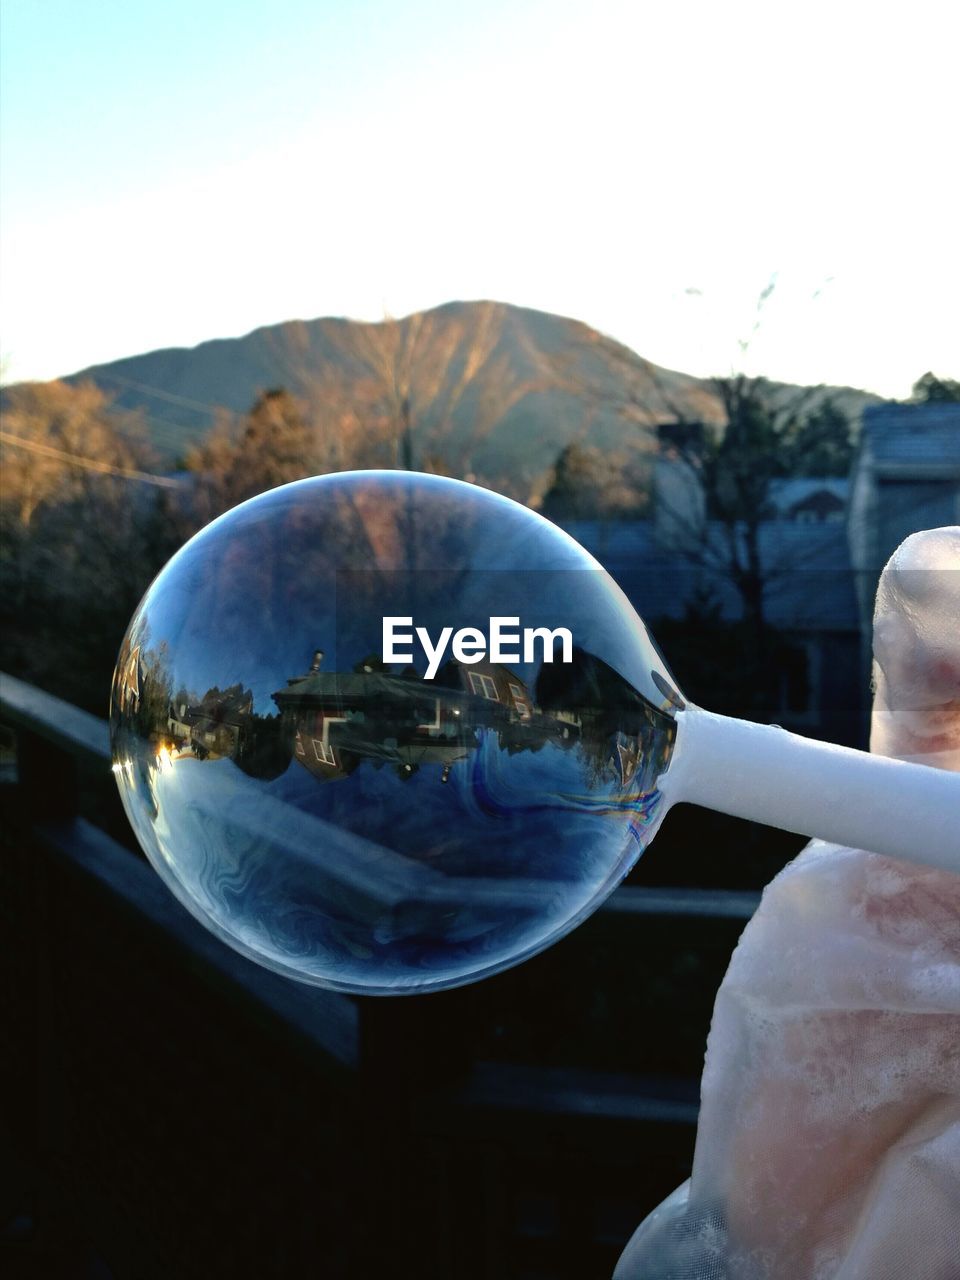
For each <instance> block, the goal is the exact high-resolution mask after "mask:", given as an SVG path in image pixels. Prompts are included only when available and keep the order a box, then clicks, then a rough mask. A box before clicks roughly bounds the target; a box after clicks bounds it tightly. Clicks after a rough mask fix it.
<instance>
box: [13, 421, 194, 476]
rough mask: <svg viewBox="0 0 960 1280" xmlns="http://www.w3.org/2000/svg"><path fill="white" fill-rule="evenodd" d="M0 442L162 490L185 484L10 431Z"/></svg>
mask: <svg viewBox="0 0 960 1280" xmlns="http://www.w3.org/2000/svg"><path fill="white" fill-rule="evenodd" d="M0 440H2V441H3V442H4V444H12V445H14V446H16V447H17V448H18V449H28V450H29V451H30V452H31V453H39V454H40V455H41V456H43V457H46V458H57V459H59V460H60V461H63V462H70V463H72V464H73V465H74V466H76V467H85V468H86V469H87V470H88V471H98V472H100V473H101V474H102V475H109V476H119V477H120V478H121V479H122V480H138V481H140V483H141V484H153V485H156V486H157V487H158V488H161V489H180V488H182V487H183V484H184V481H182V480H174V479H173V478H172V477H171V476H154V475H151V474H150V473H149V472H148V471H136V470H134V469H133V468H132V467H115V466H113V465H112V464H111V463H109V462H98V461H97V460H96V459H94V458H84V457H81V455H80V454H76V453H67V452H65V451H64V450H63V449H55V448H54V446H53V445H50V444H41V443H40V442H39V441H38V440H25V439H24V438H23V436H15V435H12V434H11V433H10V432H9V431H0Z"/></svg>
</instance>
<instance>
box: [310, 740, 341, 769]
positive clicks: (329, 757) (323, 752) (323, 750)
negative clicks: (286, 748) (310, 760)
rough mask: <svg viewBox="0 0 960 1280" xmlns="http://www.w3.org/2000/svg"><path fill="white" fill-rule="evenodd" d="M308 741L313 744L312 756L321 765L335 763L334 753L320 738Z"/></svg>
mask: <svg viewBox="0 0 960 1280" xmlns="http://www.w3.org/2000/svg"><path fill="white" fill-rule="evenodd" d="M310 741H311V742H312V743H313V754H314V755H315V756H316V757H317V759H318V760H319V761H320V763H321V764H336V763H337V757H336V753H335V752H334V749H333V747H331V745H330V743H329V742H324V741H323V740H322V739H321V738H311V739H310Z"/></svg>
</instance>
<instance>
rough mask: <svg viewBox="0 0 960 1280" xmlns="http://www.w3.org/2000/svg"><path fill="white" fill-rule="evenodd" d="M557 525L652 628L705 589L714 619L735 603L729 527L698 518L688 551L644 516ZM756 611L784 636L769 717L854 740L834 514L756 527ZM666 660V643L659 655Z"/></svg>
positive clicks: (857, 727) (855, 710)
mask: <svg viewBox="0 0 960 1280" xmlns="http://www.w3.org/2000/svg"><path fill="white" fill-rule="evenodd" d="M563 528H564V529H565V530H566V531H567V533H569V534H570V535H571V536H572V537H573V538H575V539H576V540H577V541H578V542H579V543H580V544H581V545H582V546H584V547H585V548H586V549H587V551H589V552H590V553H591V554H592V555H593V556H594V557H595V558H596V559H597V560H599V561H600V563H601V564H602V565H603V566H604V568H605V569H606V570H607V571H608V572H609V573H610V575H611V576H612V577H613V578H614V579H615V580H616V581H617V582H618V583H619V585H620V586H621V588H622V589H623V591H624V592H625V593H626V595H627V597H628V599H629V600H630V602H631V604H632V605H633V606H634V608H635V609H636V610H637V612H638V613H639V615H640V616H641V618H643V619H644V621H645V622H647V623H649V624H650V625H651V627H652V630H653V634H654V635H656V632H657V623H658V621H660V620H662V619H665V618H667V619H671V620H681V619H683V618H684V616H685V615H686V614H687V612H688V609H689V607H690V606H691V605H692V604H694V603H695V602H698V601H703V600H705V599H708V600H709V601H710V603H711V606H712V607H713V608H714V609H715V610H716V612H717V616H718V617H719V619H720V620H722V621H725V622H734V621H736V620H738V619H739V618H740V617H742V614H743V606H742V602H741V599H740V596H739V593H738V592H737V590H736V588H735V586H734V584H733V582H732V581H731V579H730V577H729V576H728V574H727V573H726V572H725V567H726V566H727V565H728V564H729V554H730V553H729V545H728V538H729V531H728V530H727V528H726V527H725V526H724V525H722V524H721V523H720V522H717V521H708V522H706V524H705V527H704V531H703V535H702V543H701V544H700V545H699V546H698V550H697V552H696V553H695V554H694V553H691V552H689V551H687V550H686V549H683V548H676V547H674V548H671V547H667V546H664V543H663V539H662V530H659V529H658V528H657V526H656V523H655V521H652V520H629V521H602V520H573V521H565V522H563ZM758 543H759V554H760V561H761V565H762V569H763V577H764V600H763V606H764V617H765V619H766V620H767V622H769V623H770V625H771V626H772V627H774V628H776V630H777V631H779V632H780V633H781V634H782V635H783V636H785V637H786V638H787V639H789V640H790V641H791V642H792V648H793V659H792V661H791V664H790V668H789V670H788V669H786V668H785V669H784V672H783V679H782V683H781V688H780V689H779V692H778V693H777V694H776V696H775V697H774V699H773V701H772V702H771V705H770V707H769V717H770V719H771V720H775V721H777V722H778V723H780V724H783V725H784V726H785V727H787V728H791V729H796V730H798V731H801V732H812V731H816V732H817V733H820V734H822V735H823V736H824V737H825V738H827V739H828V740H830V741H833V742H840V743H848V744H851V745H852V744H855V743H857V742H860V741H862V697H861V692H860V691H861V687H863V688H865V687H866V686H865V685H863V686H862V684H861V668H860V638H859V615H858V610H857V599H856V594H855V591H854V582H853V574H852V572H851V567H850V557H849V551H848V547H847V537H846V530H845V528H844V526H843V524H840V523H837V522H834V521H817V522H813V523H808V522H804V521H797V520H766V521H763V522H761V524H760V526H759V530H758ZM666 656H667V660H668V661H669V658H670V655H669V653H668V654H667V655H666Z"/></svg>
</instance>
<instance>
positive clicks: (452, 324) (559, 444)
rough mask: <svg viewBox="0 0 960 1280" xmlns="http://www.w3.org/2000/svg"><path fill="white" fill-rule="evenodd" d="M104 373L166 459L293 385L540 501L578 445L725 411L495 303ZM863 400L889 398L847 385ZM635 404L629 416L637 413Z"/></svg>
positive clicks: (683, 382) (162, 358) (597, 340)
mask: <svg viewBox="0 0 960 1280" xmlns="http://www.w3.org/2000/svg"><path fill="white" fill-rule="evenodd" d="M83 380H92V381H93V382H95V383H97V384H98V385H99V386H100V387H101V388H102V389H103V390H104V391H107V392H109V393H111V394H112V395H113V396H115V403H116V404H117V406H118V407H119V408H123V409H129V410H138V411H139V412H140V413H141V414H142V415H143V417H144V419H145V421H146V423H147V426H148V429H149V434H150V437H151V440H152V443H153V445H154V447H155V448H156V450H157V452H158V454H159V455H160V457H161V459H162V462H163V464H164V465H171V464H173V463H175V461H176V460H177V459H178V458H180V457H182V455H183V454H184V453H185V451H186V450H187V449H188V448H189V447H190V446H191V445H192V444H195V443H196V442H197V441H199V440H200V439H202V438H203V437H204V436H205V435H206V434H207V433H208V432H209V431H210V429H211V427H212V426H213V424H214V421H215V419H216V417H217V414H218V411H221V410H224V409H225V410H229V411H231V412H234V413H243V412H245V411H246V410H247V409H249V408H250V406H251V405H252V403H253V401H254V399H255V398H256V396H257V395H258V393H260V392H261V391H264V390H267V389H270V388H276V387H283V388H285V389H286V390H287V391H290V392H292V393H293V394H294V395H296V396H298V397H299V398H300V399H301V400H302V401H304V402H305V404H306V406H307V409H308V412H309V413H311V414H312V415H313V416H314V417H315V418H316V419H317V420H318V422H323V423H324V424H325V426H326V429H328V430H330V431H333V432H336V431H338V430H339V429H341V426H342V424H343V423H344V422H345V421H346V418H347V417H350V416H352V417H353V418H354V419H359V420H360V422H361V426H362V428H363V429H366V426H365V424H366V423H367V421H368V420H369V421H370V422H373V421H378V422H380V423H381V424H382V423H383V422H384V421H387V423H388V429H390V428H389V424H390V423H391V422H395V423H396V424H397V425H396V427H395V428H394V430H395V434H397V435H398V436H399V434H400V431H401V429H402V428H401V424H403V423H409V429H410V436H411V439H412V444H413V462H414V465H423V462H424V460H425V459H427V458H429V457H430V456H431V455H432V456H435V457H440V458H442V459H443V460H444V462H445V463H446V465H447V466H448V467H449V468H450V469H451V470H452V471H453V472H454V473H455V474H460V475H471V474H472V475H475V476H476V477H478V478H480V479H482V480H484V481H486V482H487V483H490V484H493V485H495V486H496V487H498V488H501V489H502V490H504V491H505V492H508V493H512V494H515V495H518V496H523V497H526V496H527V495H528V494H529V492H530V490H531V486H532V485H534V484H535V483H536V481H537V479H538V477H540V476H542V475H543V473H544V472H545V471H546V470H547V469H548V468H549V467H550V466H551V465H552V464H553V463H554V461H555V460H556V458H557V455H558V454H559V452H560V451H561V450H562V449H563V448H564V447H565V446H566V445H568V444H570V443H572V442H574V441H579V442H581V443H584V444H590V445H594V446H597V447H599V448H601V449H603V450H604V451H605V452H608V453H609V452H613V453H616V454H618V455H619V454H622V455H623V458H624V459H625V460H627V461H628V460H629V458H630V457H631V455H633V454H637V453H640V452H642V451H644V450H645V449H646V448H648V447H649V443H650V439H651V433H650V430H649V428H650V427H651V426H652V425H653V424H655V423H656V422H658V421H663V420H672V419H674V418H676V416H677V415H678V413H680V414H683V415H685V416H689V417H694V418H699V419H701V420H705V421H719V420H720V418H721V414H720V409H719V405H718V402H717V399H716V397H715V395H714V394H713V392H712V390H711V388H710V384H709V382H707V381H705V380H702V379H698V378H694V377H691V376H689V375H687V374H683V373H678V372H676V371H673V370H668V369H662V368H660V367H658V366H656V365H653V364H651V363H650V362H649V361H646V360H643V359H642V358H641V357H640V356H638V355H636V354H635V353H633V352H631V351H629V350H628V349H627V348H625V347H623V346H621V345H620V344H618V343H616V342H614V341H613V340H612V339H609V338H606V337H604V336H603V335H601V334H599V333H598V332H597V331H596V330H593V329H591V328H589V326H587V325H585V324H582V323H580V322H579V321H576V320H570V319H566V318H564V317H561V316H557V315H551V314H549V313H546V312H541V311H533V310H528V309H526V308H522V307H514V306H510V305H507V304H504V303H495V302H451V303H447V304H445V305H444V306H441V307H437V308H435V309H433V310H431V311H426V312H420V313H417V314H415V315H412V316H408V317H406V318H404V319H403V320H398V321H394V320H387V321H384V322H382V323H379V324H366V323H360V322H357V321H352V320H345V319H338V318H325V319H318V320H309V321H303V320H296V321H288V322H287V323H284V324H278V325H271V326H268V327H265V328H262V329H256V330H254V332H253V333H250V334H247V335H246V336H245V337H242V338H227V339H217V340H215V341H212V342H204V343H201V344H200V345H199V346H197V347H193V348H191V349H185V348H170V349H167V350H161V351H153V352H149V353H147V354H145V355H140V356H133V357H129V358H127V359H123V360H116V361H113V362H112V363H110V364H102V365H95V366H93V367H91V368H89V369H84V370H82V371H80V372H79V373H76V374H73V375H71V376H70V377H69V378H67V379H65V381H68V382H78V381H83ZM841 397H842V399H843V400H844V401H845V402H846V404H845V407H847V408H848V409H853V410H858V409H859V408H860V407H862V404H863V403H864V402H865V401H867V400H872V399H874V398H875V397H870V396H867V395H866V393H862V392H856V391H851V390H850V389H842V391H841ZM625 406H626V412H625V411H624V408H625Z"/></svg>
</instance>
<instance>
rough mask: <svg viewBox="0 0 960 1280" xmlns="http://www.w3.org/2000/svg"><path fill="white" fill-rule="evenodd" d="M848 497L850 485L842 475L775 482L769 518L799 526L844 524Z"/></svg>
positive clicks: (772, 489) (805, 477)
mask: <svg viewBox="0 0 960 1280" xmlns="http://www.w3.org/2000/svg"><path fill="white" fill-rule="evenodd" d="M849 494H850V482H849V480H848V479H847V478H846V477H845V476H844V477H838V476H825V477H814V476H810V477H807V476H802V477H797V478H796V479H788V480H774V481H773V482H772V483H771V485H770V506H771V507H772V511H771V513H770V518H771V519H773V520H796V521H799V522H800V523H801V524H819V523H823V522H830V523H833V524H843V522H844V521H845V519H846V514H847V500H848V498H849Z"/></svg>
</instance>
